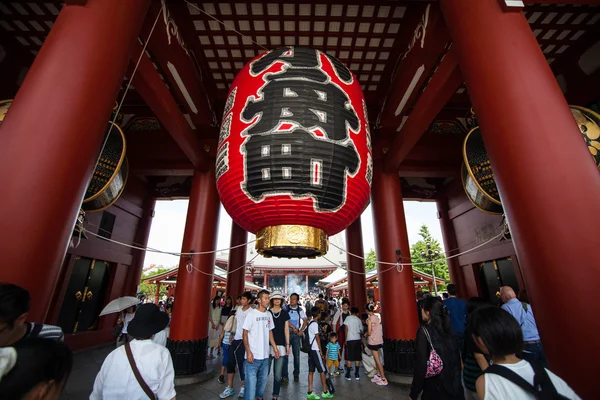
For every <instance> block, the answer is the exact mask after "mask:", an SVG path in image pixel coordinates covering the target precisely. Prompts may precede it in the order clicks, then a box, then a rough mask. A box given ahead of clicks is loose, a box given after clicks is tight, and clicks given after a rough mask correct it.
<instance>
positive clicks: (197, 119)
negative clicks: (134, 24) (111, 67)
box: [140, 1, 215, 127]
mask: <svg viewBox="0 0 600 400" xmlns="http://www.w3.org/2000/svg"><path fill="white" fill-rule="evenodd" d="M184 6H185V4H184ZM161 8H162V7H161V2H159V1H154V2H152V5H151V6H150V10H149V12H148V15H149V17H148V18H146V21H145V22H144V26H143V27H142V33H141V35H140V36H141V37H142V38H147V37H148V36H149V34H150V32H151V30H152V25H153V24H154V21H155V18H154V17H155V16H156V15H157V14H158V13H161V15H160V16H159V17H158V21H157V23H156V27H155V28H154V32H153V33H152V36H150V38H149V39H148V46H147V50H148V51H149V53H150V54H151V55H152V57H153V59H154V61H156V63H157V64H158V65H159V66H160V69H161V70H162V73H163V74H164V76H165V78H166V80H167V81H168V82H169V85H170V86H171V90H172V92H174V93H175V96H176V97H177V100H178V103H179V104H182V105H183V106H184V108H185V110H186V112H187V114H189V116H190V119H191V120H192V122H193V123H194V125H195V126H196V127H206V126H210V125H214V124H215V118H214V113H213V112H212V109H211V105H210V103H209V101H208V97H207V95H206V91H205V89H204V87H203V85H202V79H201V77H200V72H199V71H198V69H197V68H196V65H195V64H194V60H193V59H192V58H191V57H192V55H191V53H190V51H189V49H188V46H187V43H186V41H185V40H184V39H183V37H182V36H181V33H180V32H179V28H178V25H179V24H180V20H181V19H182V18H181V17H180V18H178V19H174V17H173V15H172V13H171V9H172V8H174V6H173V5H172V4H169V5H165V8H162V10H161ZM193 39H194V40H196V39H195V38H193Z"/></svg>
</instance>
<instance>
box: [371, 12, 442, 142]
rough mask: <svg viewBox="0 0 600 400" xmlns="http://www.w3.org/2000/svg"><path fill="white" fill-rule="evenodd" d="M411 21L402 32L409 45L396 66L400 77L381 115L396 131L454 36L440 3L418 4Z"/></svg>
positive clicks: (410, 17) (383, 124)
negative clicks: (448, 26)
mask: <svg viewBox="0 0 600 400" xmlns="http://www.w3.org/2000/svg"><path fill="white" fill-rule="evenodd" d="M408 12H410V13H411V14H410V15H407V16H406V17H405V19H406V20H407V21H411V23H409V24H406V25H405V26H406V27H405V28H404V30H403V31H402V32H401V33H400V35H399V37H400V42H401V43H408V45H407V47H406V49H403V52H404V55H403V56H402V58H401V60H400V61H399V62H398V66H397V67H396V70H397V72H396V75H395V76H393V77H392V81H393V84H392V85H391V88H390V89H389V92H388V96H387V98H386V100H385V104H384V108H383V110H382V112H381V124H382V126H383V127H384V128H393V129H394V130H396V129H397V128H398V126H399V125H400V122H401V120H402V116H404V115H408V114H409V113H410V109H411V107H412V106H413V105H414V103H415V102H416V101H417V99H418V98H419V95H420V89H421V87H422V86H423V84H425V83H426V82H427V79H428V78H429V77H430V76H431V73H432V71H433V68H435V67H436V65H437V64H438V62H439V59H440V56H442V54H444V52H445V49H446V46H447V44H448V42H450V35H449V34H448V30H447V29H446V24H445V22H444V18H443V16H442V13H441V11H440V8H439V6H438V5H437V4H428V5H424V4H419V5H417V4H415V5H414V6H411V7H410V8H409V11H408Z"/></svg>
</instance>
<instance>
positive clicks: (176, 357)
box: [167, 169, 220, 375]
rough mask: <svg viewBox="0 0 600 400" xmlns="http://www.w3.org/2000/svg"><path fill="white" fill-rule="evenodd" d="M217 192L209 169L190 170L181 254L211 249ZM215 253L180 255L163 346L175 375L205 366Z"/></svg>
mask: <svg viewBox="0 0 600 400" xmlns="http://www.w3.org/2000/svg"><path fill="white" fill-rule="evenodd" d="M219 204H220V203H219V195H218V193H217V187H216V183H215V172H214V170H213V169H211V170H210V171H208V172H206V173H200V172H198V171H196V172H194V177H193V179H192V190H191V193H190V202H189V205H188V211H187V217H186V222H185V231H184V234H183V245H182V247H181V252H182V253H190V252H191V251H192V250H193V251H194V252H198V253H200V252H205V251H212V250H215V248H216V246H217V230H218V227H219ZM215 257H216V255H215V253H209V254H198V255H195V256H192V257H191V262H192V265H193V267H194V268H192V269H191V272H188V267H187V266H188V263H189V262H190V257H189V256H181V259H180V261H179V272H178V274H177V296H176V298H175V306H174V307H173V318H172V319H171V333H170V335H169V341H168V342H167V347H168V348H169V350H170V351H171V356H172V357H173V365H174V367H175V374H176V375H191V374H196V373H200V372H202V371H204V370H205V369H206V349H207V344H208V342H207V341H208V308H209V305H210V297H211V293H212V286H213V273H214V269H215Z"/></svg>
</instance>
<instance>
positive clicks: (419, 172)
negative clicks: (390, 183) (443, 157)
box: [398, 162, 460, 178]
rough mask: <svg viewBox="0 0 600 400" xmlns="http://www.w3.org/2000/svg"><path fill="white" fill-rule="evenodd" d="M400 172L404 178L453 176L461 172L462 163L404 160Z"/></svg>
mask: <svg viewBox="0 0 600 400" xmlns="http://www.w3.org/2000/svg"><path fill="white" fill-rule="evenodd" d="M398 173H399V174H400V176H402V177H404V178H451V177H457V176H458V175H459V174H460V163H453V164H446V163H445V164H433V163H425V164H424V163H419V162H410V163H407V162H404V163H402V164H400V167H399V168H398Z"/></svg>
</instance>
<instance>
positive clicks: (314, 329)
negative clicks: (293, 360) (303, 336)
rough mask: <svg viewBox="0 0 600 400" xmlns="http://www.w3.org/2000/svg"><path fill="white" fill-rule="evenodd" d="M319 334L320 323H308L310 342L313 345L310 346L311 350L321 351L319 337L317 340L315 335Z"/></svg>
mask: <svg viewBox="0 0 600 400" xmlns="http://www.w3.org/2000/svg"><path fill="white" fill-rule="evenodd" d="M318 334H319V323H318V322H317V321H310V322H309V323H308V342H309V343H312V344H311V346H310V349H311V350H316V351H317V352H318V351H319V343H317V341H318V340H319V339H318V337H317V339H315V335H318Z"/></svg>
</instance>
